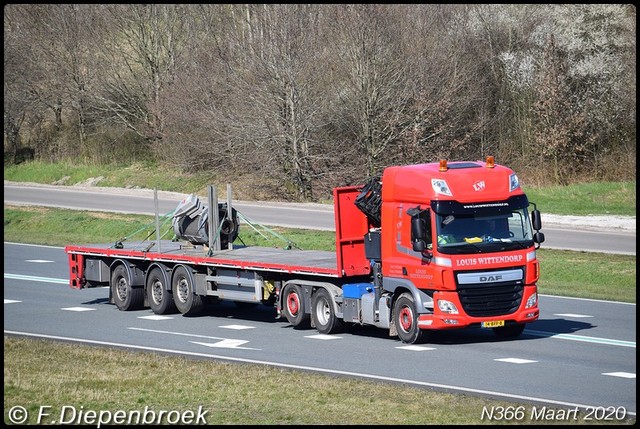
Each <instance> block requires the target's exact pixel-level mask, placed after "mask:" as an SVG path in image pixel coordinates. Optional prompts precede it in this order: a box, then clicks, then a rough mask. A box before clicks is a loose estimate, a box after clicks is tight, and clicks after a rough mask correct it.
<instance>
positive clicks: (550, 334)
mask: <svg viewBox="0 0 640 429" xmlns="http://www.w3.org/2000/svg"><path fill="white" fill-rule="evenodd" d="M524 332H525V333H527V334H529V335H534V336H536V337H550V338H558V339H561V340H571V341H584V342H586V343H595V344H606V345H609V346H621V347H633V348H634V349H635V348H636V342H635V341H624V340H614V339H611V338H598V337H586V336H584V335H574V334H558V333H556V332H547V331H532V330H529V329H527V330H526V331H524Z"/></svg>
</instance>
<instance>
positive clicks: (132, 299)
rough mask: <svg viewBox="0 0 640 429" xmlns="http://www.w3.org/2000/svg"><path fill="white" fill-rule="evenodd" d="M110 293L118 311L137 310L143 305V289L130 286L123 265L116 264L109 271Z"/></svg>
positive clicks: (129, 280) (127, 274)
mask: <svg viewBox="0 0 640 429" xmlns="http://www.w3.org/2000/svg"><path fill="white" fill-rule="evenodd" d="M111 295H112V296H113V302H115V304H116V307H118V310H120V311H131V310H138V309H140V308H142V306H143V305H144V289H143V288H142V287H133V286H131V279H130V278H129V272H128V271H127V269H126V268H125V266H124V265H118V266H117V267H116V268H115V269H114V270H113V272H112V273H111Z"/></svg>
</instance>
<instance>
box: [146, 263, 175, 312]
mask: <svg viewBox="0 0 640 429" xmlns="http://www.w3.org/2000/svg"><path fill="white" fill-rule="evenodd" d="M167 283H168V281H167V277H166V276H165V274H164V273H163V272H162V269H160V268H159V267H155V268H153V269H152V270H151V271H150V272H149V276H148V277H147V302H148V303H149V307H151V310H152V311H153V312H154V313H155V314H168V313H175V312H176V304H175V303H174V302H173V294H172V293H171V290H170V289H167V286H168V284H167Z"/></svg>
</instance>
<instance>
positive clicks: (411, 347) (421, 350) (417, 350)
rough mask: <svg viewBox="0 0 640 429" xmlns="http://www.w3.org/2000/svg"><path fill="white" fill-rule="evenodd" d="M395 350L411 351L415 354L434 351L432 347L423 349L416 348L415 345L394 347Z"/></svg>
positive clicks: (422, 347) (421, 347)
mask: <svg viewBox="0 0 640 429" xmlns="http://www.w3.org/2000/svg"><path fill="white" fill-rule="evenodd" d="M396 349H402V350H411V351H415V352H423V351H427V350H435V348H434V347H425V346H416V345H412V346H398V347H396Z"/></svg>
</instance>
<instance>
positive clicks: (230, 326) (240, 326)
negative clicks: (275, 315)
mask: <svg viewBox="0 0 640 429" xmlns="http://www.w3.org/2000/svg"><path fill="white" fill-rule="evenodd" d="M220 328H225V329H236V330H238V331H241V330H243V329H254V328H255V326H246V325H224V326H220Z"/></svg>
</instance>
